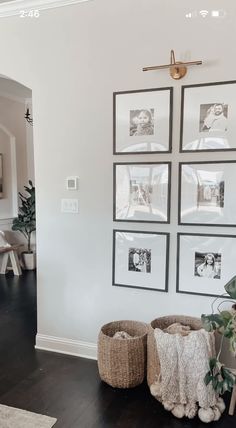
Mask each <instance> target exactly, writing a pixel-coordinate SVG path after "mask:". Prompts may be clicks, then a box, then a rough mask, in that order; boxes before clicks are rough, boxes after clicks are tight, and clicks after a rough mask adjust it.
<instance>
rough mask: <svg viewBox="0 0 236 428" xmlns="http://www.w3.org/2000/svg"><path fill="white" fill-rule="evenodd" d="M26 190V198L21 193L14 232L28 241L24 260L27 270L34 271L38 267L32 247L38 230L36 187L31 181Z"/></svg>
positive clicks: (23, 254) (13, 226) (14, 221)
mask: <svg viewBox="0 0 236 428" xmlns="http://www.w3.org/2000/svg"><path fill="white" fill-rule="evenodd" d="M24 188H25V191H26V192H27V193H28V195H27V196H24V195H23V194H22V193H20V192H19V197H20V201H21V207H20V208H19V214H18V217H16V218H15V219H14V220H13V224H12V230H14V231H19V232H21V233H22V234H23V235H24V237H25V238H26V239H27V251H23V253H22V260H23V264H24V267H25V269H27V270H32V269H35V267H36V257H35V253H34V252H33V250H32V247H31V235H32V232H34V231H35V230H36V218H35V187H34V185H33V183H32V181H31V180H29V185H28V186H24Z"/></svg>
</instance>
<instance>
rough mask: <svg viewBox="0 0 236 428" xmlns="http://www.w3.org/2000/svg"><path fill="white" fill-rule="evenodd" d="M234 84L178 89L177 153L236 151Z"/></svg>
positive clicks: (221, 83)
mask: <svg viewBox="0 0 236 428" xmlns="http://www.w3.org/2000/svg"><path fill="white" fill-rule="evenodd" d="M235 135H236V81H229V82H215V83H204V84H198V85H187V86H182V102H181V136H180V151H181V152H192V151H225V150H236V139H235Z"/></svg>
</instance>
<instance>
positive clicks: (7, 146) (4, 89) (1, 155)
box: [0, 75, 35, 245]
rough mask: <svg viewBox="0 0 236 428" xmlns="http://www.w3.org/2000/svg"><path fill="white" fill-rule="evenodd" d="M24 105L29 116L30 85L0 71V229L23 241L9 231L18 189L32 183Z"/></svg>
mask: <svg viewBox="0 0 236 428" xmlns="http://www.w3.org/2000/svg"><path fill="white" fill-rule="evenodd" d="M27 108H29V111H30V114H31V116H32V91H31V89H29V88H27V87H26V86H24V85H22V84H21V83H19V82H16V81H14V80H12V79H11V78H8V77H7V76H3V75H0V162H1V165H0V184H1V189H0V190H1V191H0V229H1V230H4V231H5V232H6V233H7V235H9V236H10V239H11V240H12V241H14V242H17V243H21V244H23V245H25V239H24V237H23V236H22V235H21V234H20V233H19V232H17V233H13V232H12V230H11V226H12V220H13V218H15V217H16V216H17V214H18V207H19V192H24V186H27V184H28V181H29V180H32V182H33V183H34V146H33V126H32V125H31V124H30V123H28V122H27V121H26V119H25V113H26V109H27ZM33 242H34V245H35V239H34V240H33Z"/></svg>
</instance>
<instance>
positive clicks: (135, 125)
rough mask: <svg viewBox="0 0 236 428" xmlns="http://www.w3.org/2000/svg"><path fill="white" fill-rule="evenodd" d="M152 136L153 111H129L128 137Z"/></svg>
mask: <svg viewBox="0 0 236 428" xmlns="http://www.w3.org/2000/svg"><path fill="white" fill-rule="evenodd" d="M141 135H154V109H153V108H151V109H149V110H145V109H144V110H130V136H131V137H133V136H141Z"/></svg>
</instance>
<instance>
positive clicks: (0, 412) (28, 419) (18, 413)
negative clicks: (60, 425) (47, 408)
mask: <svg viewBox="0 0 236 428" xmlns="http://www.w3.org/2000/svg"><path fill="white" fill-rule="evenodd" d="M56 421H57V420H56V419H55V418H49V417H48V416H43V415H38V414H37V413H31V412H27V411H25V410H20V409H15V408H14V407H8V406H3V405H1V404H0V427H1V428H52V427H53V425H55V423H56Z"/></svg>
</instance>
